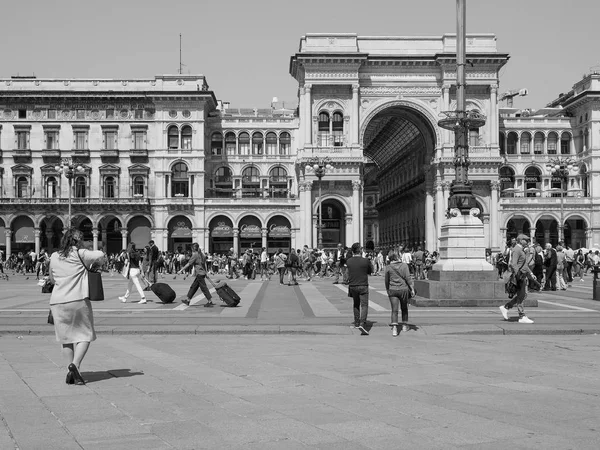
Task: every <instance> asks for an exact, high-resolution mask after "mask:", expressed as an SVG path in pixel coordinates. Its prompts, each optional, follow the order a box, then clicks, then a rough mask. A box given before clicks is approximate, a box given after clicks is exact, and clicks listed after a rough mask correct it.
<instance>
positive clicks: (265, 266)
mask: <svg viewBox="0 0 600 450" xmlns="http://www.w3.org/2000/svg"><path fill="white" fill-rule="evenodd" d="M265 278H266V279H267V280H270V279H271V276H270V275H269V254H268V253H267V249H266V248H265V247H263V248H262V250H261V252H260V281H264V280H265Z"/></svg>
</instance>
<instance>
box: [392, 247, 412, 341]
mask: <svg viewBox="0 0 600 450" xmlns="http://www.w3.org/2000/svg"><path fill="white" fill-rule="evenodd" d="M388 257H389V258H390V263H389V264H388V266H387V267H386V268H385V289H386V291H387V293H388V297H389V298H390V304H391V306H392V323H391V324H390V325H391V327H392V336H398V334H399V331H400V330H399V325H398V307H400V308H401V309H402V331H408V324H407V322H408V300H409V299H410V297H414V295H415V289H414V286H413V281H412V279H411V278H410V270H409V268H408V265H407V264H406V263H405V262H403V261H400V260H399V259H398V255H397V254H396V252H395V251H393V250H392V251H391V252H389V253H388Z"/></svg>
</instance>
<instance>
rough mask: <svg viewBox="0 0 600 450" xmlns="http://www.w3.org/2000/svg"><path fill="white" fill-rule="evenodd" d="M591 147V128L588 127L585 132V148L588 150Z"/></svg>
mask: <svg viewBox="0 0 600 450" xmlns="http://www.w3.org/2000/svg"><path fill="white" fill-rule="evenodd" d="M586 120H587V119H586ZM589 148H590V130H588V129H587V128H586V129H585V132H584V134H583V150H588V149H589Z"/></svg>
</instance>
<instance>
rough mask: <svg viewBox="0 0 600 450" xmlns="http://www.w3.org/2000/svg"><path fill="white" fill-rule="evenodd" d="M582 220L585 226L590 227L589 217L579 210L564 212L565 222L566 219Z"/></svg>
mask: <svg viewBox="0 0 600 450" xmlns="http://www.w3.org/2000/svg"><path fill="white" fill-rule="evenodd" d="M574 219H575V220H583V223H584V225H585V228H586V229H587V228H589V227H590V219H589V218H588V217H587V216H586V215H584V214H582V213H581V212H572V213H567V214H565V223H566V222H567V220H574Z"/></svg>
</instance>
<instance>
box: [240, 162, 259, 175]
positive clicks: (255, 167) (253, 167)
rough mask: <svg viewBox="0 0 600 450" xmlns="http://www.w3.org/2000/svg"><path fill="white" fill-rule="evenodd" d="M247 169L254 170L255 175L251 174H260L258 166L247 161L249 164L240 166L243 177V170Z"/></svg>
mask: <svg viewBox="0 0 600 450" xmlns="http://www.w3.org/2000/svg"><path fill="white" fill-rule="evenodd" d="M248 169H251V170H252V172H256V175H253V176H260V169H259V167H258V166H257V165H256V164H254V163H249V164H246V165H245V166H242V170H241V174H242V176H243V177H244V176H246V175H244V172H246V171H247V170H248Z"/></svg>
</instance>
